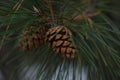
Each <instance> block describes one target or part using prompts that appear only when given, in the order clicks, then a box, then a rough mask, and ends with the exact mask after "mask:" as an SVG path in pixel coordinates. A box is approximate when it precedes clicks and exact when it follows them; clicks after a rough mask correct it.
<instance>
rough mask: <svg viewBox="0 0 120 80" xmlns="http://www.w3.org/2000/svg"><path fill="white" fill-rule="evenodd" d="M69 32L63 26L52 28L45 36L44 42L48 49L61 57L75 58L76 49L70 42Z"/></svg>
mask: <svg viewBox="0 0 120 80" xmlns="http://www.w3.org/2000/svg"><path fill="white" fill-rule="evenodd" d="M71 35H72V34H71V31H70V30H69V29H68V28H66V27H63V26H57V27H52V28H50V29H49V30H48V32H47V34H46V41H47V42H48V45H49V47H50V48H53V50H54V51H55V52H56V53H60V54H61V56H62V57H67V58H75V55H76V49H75V47H74V46H73V43H72V40H71Z"/></svg>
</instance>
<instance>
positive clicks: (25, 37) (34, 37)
mask: <svg viewBox="0 0 120 80" xmlns="http://www.w3.org/2000/svg"><path fill="white" fill-rule="evenodd" d="M47 30H48V28H47V27H40V28H35V26H31V27H30V28H27V29H26V30H25V31H24V32H23V34H22V38H21V39H20V42H19V45H20V47H21V48H22V49H23V50H32V49H34V48H37V47H39V46H41V45H43V44H44V43H45V36H44V35H45V34H46V32H47Z"/></svg>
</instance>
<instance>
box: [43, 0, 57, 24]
mask: <svg viewBox="0 0 120 80" xmlns="http://www.w3.org/2000/svg"><path fill="white" fill-rule="evenodd" d="M45 2H46V3H47V4H48V8H49V10H50V14H51V18H52V21H53V23H54V22H55V14H54V11H53V7H52V4H51V0H45Z"/></svg>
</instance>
